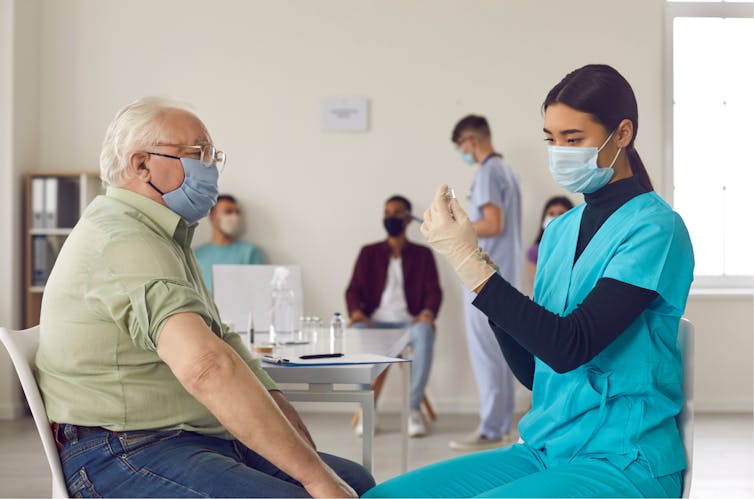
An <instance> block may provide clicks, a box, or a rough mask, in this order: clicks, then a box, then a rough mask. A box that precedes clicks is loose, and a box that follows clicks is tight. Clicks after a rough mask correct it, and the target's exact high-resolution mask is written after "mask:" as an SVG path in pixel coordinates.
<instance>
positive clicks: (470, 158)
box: [459, 150, 476, 166]
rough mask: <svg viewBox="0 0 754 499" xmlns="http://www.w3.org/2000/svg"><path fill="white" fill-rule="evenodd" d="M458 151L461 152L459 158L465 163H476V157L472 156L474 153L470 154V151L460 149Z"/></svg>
mask: <svg viewBox="0 0 754 499" xmlns="http://www.w3.org/2000/svg"><path fill="white" fill-rule="evenodd" d="M459 153H460V154H461V159H462V160H463V161H464V162H465V163H468V164H469V165H471V166H474V165H475V164H476V158H474V155H473V154H471V153H470V152H463V151H462V150H461V151H459Z"/></svg>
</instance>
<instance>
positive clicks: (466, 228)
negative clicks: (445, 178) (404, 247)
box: [420, 184, 497, 291]
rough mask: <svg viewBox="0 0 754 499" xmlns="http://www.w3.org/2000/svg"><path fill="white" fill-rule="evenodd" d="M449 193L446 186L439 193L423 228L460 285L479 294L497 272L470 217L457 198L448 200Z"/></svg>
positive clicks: (431, 244) (430, 242)
mask: <svg viewBox="0 0 754 499" xmlns="http://www.w3.org/2000/svg"><path fill="white" fill-rule="evenodd" d="M447 192H448V186H447V185H444V184H443V185H441V186H440V188H439V189H438V190H437V194H435V199H434V201H433V202H432V206H430V207H429V208H428V209H427V210H426V211H425V212H424V223H423V224H422V225H421V228H420V229H421V232H422V234H424V237H425V238H426V239H427V242H428V243H429V245H430V246H431V247H432V249H434V250H435V251H436V252H438V253H439V254H441V255H442V256H443V257H445V259H446V260H448V262H449V263H450V264H451V265H452V266H453V269H455V271H456V274H458V277H459V278H460V279H461V282H463V284H464V285H465V286H466V287H467V288H469V289H470V290H472V291H476V290H477V288H479V287H480V286H481V285H482V284H484V283H485V282H487V279H489V278H490V276H491V275H492V274H494V273H495V272H496V270H497V269H496V267H495V265H494V263H492V262H491V261H490V259H489V255H487V254H486V253H484V252H483V251H482V250H481V249H479V242H478V241H477V237H476V232H475V231H474V226H473V225H472V223H471V220H469V216H468V215H467V214H466V212H465V211H463V208H461V205H459V204H458V200H457V199H455V198H452V199H450V200H448V197H447ZM448 201H450V202H448Z"/></svg>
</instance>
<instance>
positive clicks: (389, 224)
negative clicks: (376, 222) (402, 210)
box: [382, 217, 406, 237]
mask: <svg viewBox="0 0 754 499" xmlns="http://www.w3.org/2000/svg"><path fill="white" fill-rule="evenodd" d="M382 224H383V225H384V226H385V230H386V231H387V233H388V235H389V236H393V237H395V236H399V235H401V234H402V233H403V229H404V228H405V227H406V223H405V222H404V221H403V219H402V218H398V217H387V218H384V219H383V220H382Z"/></svg>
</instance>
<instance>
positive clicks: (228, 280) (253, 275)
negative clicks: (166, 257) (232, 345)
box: [212, 265, 304, 332]
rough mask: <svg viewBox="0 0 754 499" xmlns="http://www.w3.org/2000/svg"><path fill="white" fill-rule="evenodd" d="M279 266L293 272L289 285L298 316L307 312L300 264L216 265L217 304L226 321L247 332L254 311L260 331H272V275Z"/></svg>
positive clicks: (215, 288)
mask: <svg viewBox="0 0 754 499" xmlns="http://www.w3.org/2000/svg"><path fill="white" fill-rule="evenodd" d="M277 267H285V268H287V269H288V270H289V271H290V275H289V276H288V286H290V288H291V290H293V297H294V301H295V315H294V319H298V318H299V317H300V316H301V315H303V310H304V302H303V292H302V291H303V286H302V280H301V267H299V266H298V265H213V266H212V283H213V285H212V287H213V289H214V298H215V304H216V305H217V310H218V311H219V312H220V318H221V319H222V321H223V322H230V323H232V324H233V326H234V328H235V330H236V331H239V332H242V331H246V326H247V323H248V320H249V314H250V313H251V315H252V317H253V319H254V329H255V330H256V331H257V332H261V331H264V332H266V331H269V329H270V308H272V282H271V281H272V275H273V273H274V272H275V269H276V268H277Z"/></svg>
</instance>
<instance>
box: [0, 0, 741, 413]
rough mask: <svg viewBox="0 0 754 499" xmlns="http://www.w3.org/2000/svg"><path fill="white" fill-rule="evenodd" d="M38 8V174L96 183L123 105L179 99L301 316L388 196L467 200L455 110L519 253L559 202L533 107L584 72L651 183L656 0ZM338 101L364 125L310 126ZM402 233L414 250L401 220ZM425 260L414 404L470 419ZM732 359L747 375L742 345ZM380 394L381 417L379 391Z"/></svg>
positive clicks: (344, 267)
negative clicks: (516, 203)
mask: <svg viewBox="0 0 754 499" xmlns="http://www.w3.org/2000/svg"><path fill="white" fill-rule="evenodd" d="M5 1H6V2H7V1H8V0H5ZM41 5H42V7H41V16H40V20H39V22H40V26H39V27H40V28H41V35H40V37H39V43H40V56H39V57H40V63H41V64H40V69H39V72H40V74H39V78H38V84H39V93H38V95H39V128H38V133H37V135H36V138H37V151H38V155H39V161H38V163H37V164H38V166H39V167H44V168H45V169H58V170H71V169H87V170H96V168H97V158H98V152H99V146H100V142H101V140H102V137H103V134H104V130H105V127H106V126H107V124H108V122H109V121H110V119H111V118H112V116H113V115H114V113H115V111H116V110H117V109H118V108H119V107H120V106H122V105H123V104H125V103H127V102H129V101H131V100H133V99H135V98H137V97H139V96H142V95H148V94H170V95H174V96H178V97H181V98H184V99H186V100H188V101H190V102H192V103H193V104H194V105H195V107H196V110H197V113H198V114H199V115H200V116H201V117H202V118H203V119H204V120H205V122H206V123H207V125H208V127H209V129H210V131H211V133H212V134H213V136H214V139H215V142H216V144H217V145H218V146H219V147H221V148H223V149H225V150H226V151H227V153H228V156H229V158H230V160H229V164H228V166H227V168H226V170H225V172H224V173H223V175H222V177H221V190H224V191H228V192H231V193H232V194H234V195H236V196H237V197H238V198H239V199H240V200H241V203H242V206H243V208H244V209H245V212H246V215H247V220H248V225H249V227H248V228H249V232H248V237H249V239H251V240H253V241H254V242H257V243H259V244H260V245H261V246H262V248H263V249H264V251H265V253H266V254H267V255H268V256H269V258H270V259H271V261H272V262H273V263H298V264H300V265H302V267H303V271H304V285H305V304H306V305H305V306H306V309H307V313H312V314H319V315H321V316H323V317H327V316H329V315H330V314H331V313H332V312H333V311H334V310H343V309H344V308H345V307H344V299H343V291H344V288H345V286H346V284H347V279H348V277H349V275H350V272H351V269H352V265H353V262H354V259H355V257H356V254H357V251H358V248H359V247H360V246H361V245H362V244H365V243H367V242H371V241H375V240H378V239H380V238H382V237H383V236H384V232H383V230H382V228H381V215H382V204H383V201H384V199H385V198H386V197H387V196H388V195H390V194H393V193H402V194H404V195H406V196H408V197H409V198H410V199H411V200H412V201H413V202H414V204H415V205H416V207H417V211H422V210H423V208H424V207H426V206H427V205H428V204H429V202H430V200H431V198H432V195H433V193H434V191H435V189H436V187H437V185H438V184H440V183H442V182H446V183H448V184H450V185H451V186H453V187H454V188H455V189H456V192H457V193H459V194H461V196H460V197H462V198H463V197H464V194H465V193H466V192H467V190H468V187H469V184H470V182H471V178H472V175H473V170H472V169H471V168H469V167H467V166H465V165H464V164H463V163H462V162H461V161H460V159H459V158H458V156H457V154H456V152H455V151H454V149H453V147H452V144H451V143H450V140H449V136H450V131H451V129H452V126H453V125H454V123H455V122H456V121H457V120H458V119H459V118H460V117H462V116H463V115H465V114H467V113H469V112H475V113H482V114H485V115H486V116H487V117H488V119H489V120H490V124H491V126H492V129H493V135H494V137H493V139H494V142H495V143H496V145H497V147H498V148H499V149H500V150H501V151H502V152H503V153H504V154H505V155H506V157H507V158H508V159H509V160H510V162H511V164H512V165H513V166H514V168H515V169H516V170H517V171H518V173H519V176H520V179H521V185H522V190H523V193H524V199H523V202H524V228H525V230H524V240H525V241H526V242H527V244H528V242H530V241H531V240H532V238H533V237H534V236H535V233H536V230H537V226H538V224H539V215H540V210H541V205H542V203H543V201H544V200H545V199H546V198H547V197H549V196H551V195H554V194H561V191H560V190H559V189H558V188H557V187H556V186H555V185H554V183H553V182H552V180H551V178H550V176H549V173H548V171H547V168H546V157H545V151H544V147H543V145H542V133H541V128H542V120H541V113H540V105H541V102H542V100H543V98H544V96H545V94H546V93H547V91H548V90H549V89H550V88H551V87H552V86H553V85H554V84H555V83H557V81H558V80H559V79H560V78H562V76H564V75H565V73H566V72H568V71H569V70H572V69H574V68H576V67H578V66H580V65H583V64H586V63H590V62H607V63H610V64H612V65H613V66H615V67H616V68H617V69H618V70H620V71H621V72H622V73H623V74H624V75H625V76H626V77H627V78H628V80H629V81H630V82H631V83H632V85H633V87H634V90H635V91H636V94H637V97H638V100H639V103H640V115H641V126H640V131H639V138H638V141H637V144H638V147H639V150H640V151H641V153H642V156H643V158H644V160H645V163H647V164H648V166H649V169H650V172H651V173H652V174H653V177H654V180H655V182H656V185H657V187H658V191H659V192H663V189H664V186H663V185H662V175H661V161H662V158H663V156H662V154H661V152H662V151H661V147H662V140H661V132H662V130H661V125H662V116H661V114H660V112H661V111H660V110H661V109H662V108H663V106H662V105H661V97H662V80H661V76H662V71H661V69H662V58H661V54H662V40H663V38H662V5H663V1H662V0H639V1H634V2H617V1H609V2H605V1H603V0H576V1H573V2H559V1H554V0H547V1H539V2H528V1H525V0H505V1H504V0H496V1H491V0H489V1H476V2H473V3H472V2H465V1H462V0H453V1H451V0H437V1H433V2H427V1H420V0H409V1H350V0H337V1H336V0H320V1H317V2H298V1H293V0H281V1H277V2H267V1H241V0H236V1H233V0H224V1H223V0H218V1H213V2H208V1H195V2H183V1H178V0H164V1H160V2H153V1H146V0H136V1H129V2H121V1H115V0H66V1H51V0H47V1H45V0H43V1H42V4H41ZM30 83H34V82H31V81H30ZM348 95H360V96H366V97H368V98H369V100H370V110H371V116H370V130H369V132H368V133H365V134H323V133H321V132H320V130H319V104H320V99H321V98H322V97H325V96H348ZM28 168H31V166H29V167H28ZM206 235H207V232H206V230H205V231H203V232H202V231H200V233H199V237H198V239H199V240H201V239H202V238H206ZM409 236H410V237H411V238H412V239H414V240H417V241H420V240H421V236H420V234H419V232H418V228H417V227H416V225H415V224H414V225H413V226H412V227H411V228H410V231H409ZM438 263H439V266H440V272H441V284H442V285H443V288H444V291H445V301H444V305H443V308H442V309H441V311H440V319H439V336H438V344H437V349H436V363H435V366H434V369H433V374H432V377H431V379H430V385H429V393H430V395H431V398H432V400H433V402H434V403H435V405H436V406H438V408H440V409H441V410H472V411H473V410H474V409H475V408H476V407H477V397H476V389H475V384H474V380H473V376H472V375H471V371H470V366H469V362H468V358H467V351H466V346H465V338H464V330H463V319H462V305H461V293H460V285H459V283H458V282H457V280H456V278H455V276H454V275H452V272H451V269H450V268H449V267H448V266H447V265H446V264H445V263H444V262H438ZM725 328H726V325H725V324H723V325H721V326H720V329H721V330H725ZM731 328H734V329H735V328H737V326H736V325H735V324H731ZM749 329H750V328H749ZM749 350H750V349H749ZM741 356H742V358H741V359H736V361H739V360H740V361H742V362H748V363H746V364H744V365H745V366H750V365H751V355H750V352H749V354H748V359H746V358H744V357H746V355H745V353H741ZM393 377H394V378H396V377H395V376H393ZM386 395H387V396H386V399H387V400H386V401H385V402H386V405H391V404H394V403H395V400H396V386H395V383H390V380H389V382H388V388H387V394H386ZM749 401H750V398H749ZM749 405H750V403H749Z"/></svg>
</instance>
